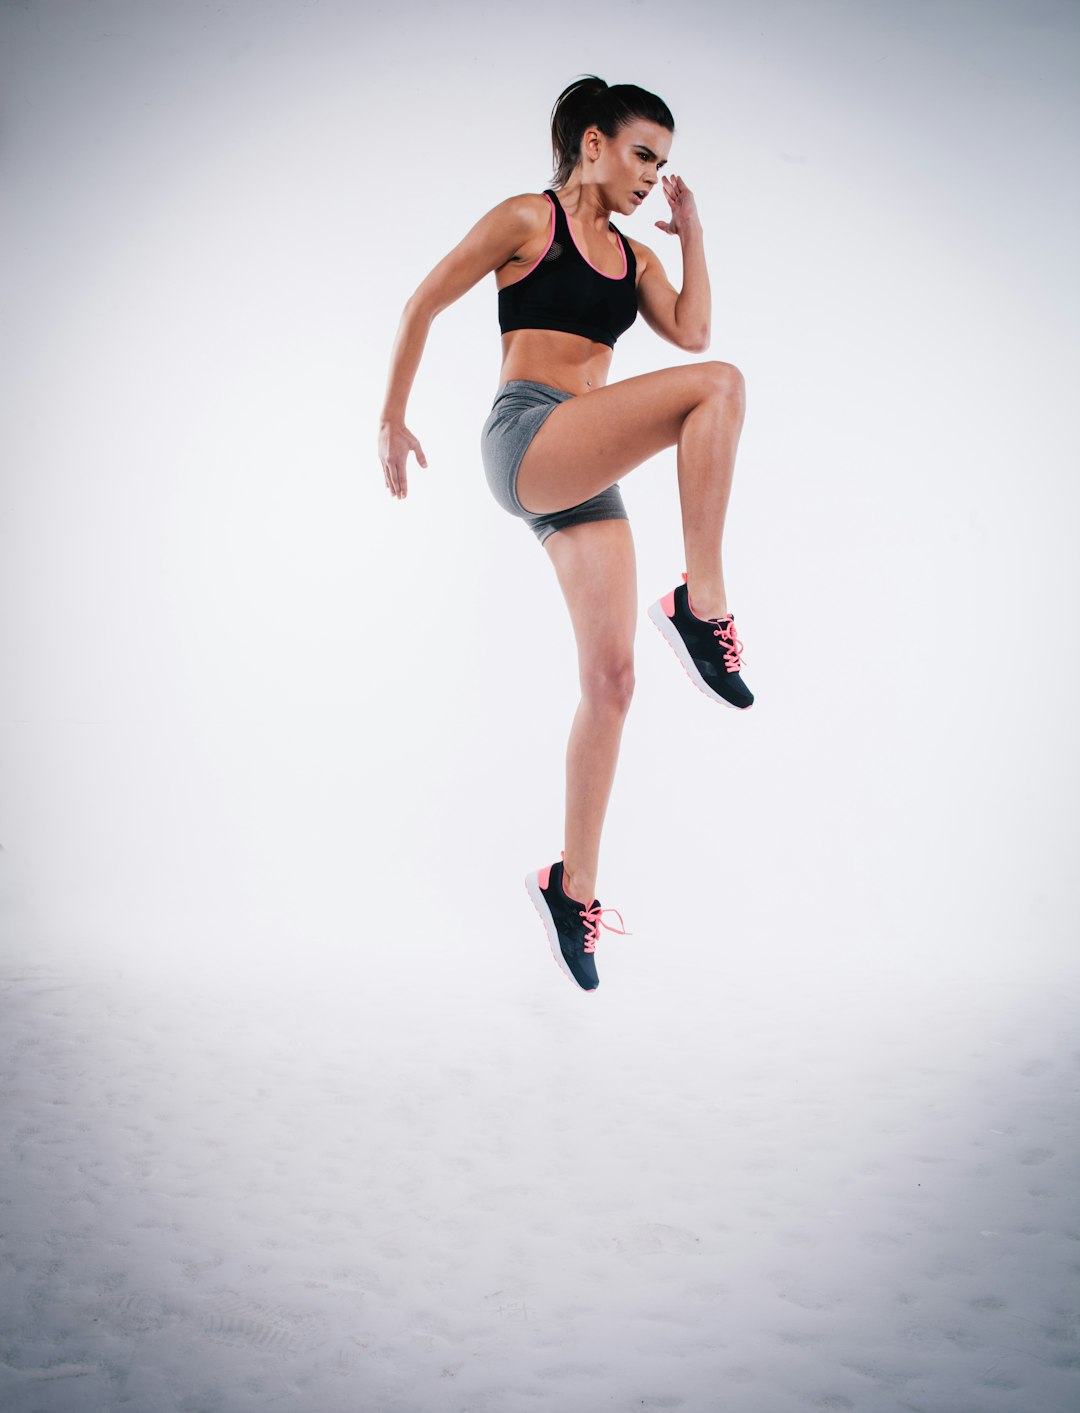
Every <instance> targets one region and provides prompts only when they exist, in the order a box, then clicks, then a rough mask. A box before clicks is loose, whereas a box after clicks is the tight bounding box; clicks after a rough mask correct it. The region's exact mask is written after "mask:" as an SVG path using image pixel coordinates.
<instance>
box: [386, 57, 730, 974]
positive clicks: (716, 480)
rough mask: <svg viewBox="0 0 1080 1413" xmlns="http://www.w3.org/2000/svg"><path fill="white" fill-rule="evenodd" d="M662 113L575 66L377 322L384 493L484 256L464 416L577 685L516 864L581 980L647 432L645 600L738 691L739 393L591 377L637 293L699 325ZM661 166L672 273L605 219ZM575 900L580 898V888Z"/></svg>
mask: <svg viewBox="0 0 1080 1413" xmlns="http://www.w3.org/2000/svg"><path fill="white" fill-rule="evenodd" d="M674 132H675V121H674V119H673V118H672V116H671V112H670V111H669V109H668V107H667V105H666V104H665V103H664V102H663V101H662V100H661V99H659V98H657V97H656V95H655V94H653V93H648V92H646V91H645V90H644V89H642V88H638V87H637V86H636V85H634V84H625V83H623V84H615V85H614V86H613V87H610V88H609V87H608V85H607V84H606V83H605V82H604V81H603V79H599V78H596V77H595V76H589V77H587V78H583V79H580V80H579V81H578V82H576V83H573V84H571V85H570V87H569V88H567V89H566V90H565V91H564V92H563V93H562V94H560V96H559V98H558V100H557V101H556V104H555V107H554V109H553V110H552V115H551V141H552V150H553V154H554V159H555V168H556V170H555V174H554V177H553V178H552V185H551V187H549V188H548V189H547V190H545V191H544V192H543V193H541V194H535V193H528V194H526V195H523V196H511V197H509V198H508V199H507V200H505V201H502V202H500V203H499V205H498V206H495V207H493V208H492V210H490V211H489V212H488V213H487V215H485V216H483V217H481V219H480V220H479V221H478V222H477V223H476V225H475V226H474V227H473V228H472V230H471V231H469V233H468V234H467V235H466V236H465V238H464V239H463V240H462V241H461V243H460V244H459V245H458V246H457V247H456V248H455V249H454V250H452V251H451V252H450V254H449V255H447V256H446V258H445V259H443V260H442V261H440V262H439V264H438V265H436V266H435V268H434V269H433V270H432V271H431V273H430V274H429V275H428V276H427V278H426V279H425V280H424V281H423V283H422V284H421V285H420V286H419V288H418V289H417V290H416V292H415V294H413V295H412V297H411V298H410V299H409V301H408V303H407V304H406V306H405V312H404V314H403V315H402V318H401V324H400V327H399V329H398V334H397V339H396V341H395V343H394V349H393V354H392V357H391V364H390V376H389V381H388V386H387V393H386V403H385V406H384V408H383V412H382V418H381V424H380V429H379V457H380V460H381V462H382V465H383V471H384V474H385V477H386V485H387V488H388V489H389V491H390V494H391V495H392V496H394V497H396V498H398V499H403V498H404V496H405V494H406V490H407V480H406V466H405V463H406V460H407V457H408V454H409V452H410V451H411V452H413V453H414V454H415V456H416V459H417V462H418V463H419V465H420V466H422V467H426V466H427V460H426V459H425V457H424V452H423V449H422V448H421V446H420V443H419V441H418V440H417V439H416V437H415V436H414V435H413V434H412V432H410V431H409V429H408V427H407V426H406V425H405V405H406V402H407V400H408V396H409V391H410V389H411V388H412V384H413V380H414V378H415V377H416V370H417V368H418V366H419V363H420V357H421V354H422V352H423V349H424V344H425V341H426V339H427V334H428V330H429V329H430V327H431V324H432V321H433V319H434V318H435V315H436V314H438V313H440V311H442V310H443V309H446V308H447V306H448V305H450V304H452V303H453V302H454V301H455V300H457V299H460V298H461V296H462V295H463V294H464V293H465V292H466V291H467V290H469V289H471V288H472V287H473V286H474V285H475V284H477V283H478V282H479V281H480V280H481V279H483V277H484V276H485V275H488V274H490V273H492V272H494V274H495V283H496V287H497V289H498V304H499V325H500V329H501V331H502V371H501V375H500V383H501V385H500V387H499V390H498V392H497V394H496V396H495V402H494V405H493V406H492V409H491V413H490V415H489V417H488V419H487V421H486V423H485V424H484V428H483V432H482V433H481V454H482V457H483V463H484V469H485V473H486V475H487V479H488V483H489V485H490V487H491V491H492V494H493V495H494V497H495V499H496V500H497V501H498V502H499V504H500V505H501V506H502V507H503V509H504V510H506V511H508V512H509V513H510V514H511V515H515V516H517V517H518V518H520V519H522V520H524V521H525V523H526V524H527V525H529V526H530V527H531V529H532V530H533V531H534V533H535V534H536V537H537V539H538V540H539V541H540V543H541V544H542V545H543V546H544V548H545V550H546V552H547V554H548V556H549V557H550V559H551V562H552V564H553V565H554V566H555V573H556V575H557V577H558V580H559V584H560V587H561V588H562V592H563V595H564V597H565V599H566V603H567V606H568V608H569V611H570V618H571V621H572V622H573V626H574V633H575V636H576V638H577V648H578V666H579V673H580V679H581V701H580V702H579V704H578V708H577V713H576V715H575V717H574V722H573V726H572V728H571V731H570V742H569V746H568V749H567V757H566V822H565V828H566V832H565V837H564V845H565V847H564V849H563V851H562V858H561V859H560V861H559V862H558V863H552V864H548V865H546V866H545V867H543V868H541V869H538V870H536V871H535V872H534V873H531V874H529V876H528V877H527V878H526V880H525V883H526V887H527V889H528V891H529V895H530V896H531V898H532V900H533V902H534V903H535V905H536V909H537V911H538V913H539V914H540V917H541V920H542V921H543V923H544V926H545V928H546V930H547V934H548V940H549V942H550V944H551V950H552V954H553V956H554V958H555V960H556V962H557V963H558V964H559V966H560V967H561V968H562V970H563V971H564V972H565V974H566V975H567V976H568V977H569V978H570V979H571V981H573V982H575V983H576V984H577V985H578V986H580V987H581V988H582V989H583V990H585V991H593V990H595V989H596V987H597V985H598V984H599V982H598V978H597V974H596V960H595V955H594V953H595V950H596V942H597V937H598V935H599V928H600V927H601V926H603V927H605V928H608V930H609V931H612V932H620V933H623V935H624V936H625V935H626V934H625V932H624V930H623V929H622V928H621V927H614V926H612V925H611V924H609V923H607V922H604V920H603V917H602V914H603V913H605V912H608V913H615V915H616V916H617V917H619V921H620V923H621V922H622V917H621V916H620V915H619V913H618V911H617V909H615V908H601V906H600V902H599V899H598V898H596V897H595V891H596V873H597V866H598V861H599V854H600V833H601V829H602V827H603V823H604V815H605V813H606V810H607V804H608V798H609V796H610V794H611V785H612V781H613V779H614V776H615V763H616V760H617V759H618V754H619V742H620V740H621V738H622V729H623V722H624V721H625V719H626V713H627V710H628V708H629V705H630V698H631V695H632V693H633V689H634V628H635V622H636V618H637V574H636V568H635V559H634V542H633V539H632V537H631V534H630V525H629V521H628V519H627V515H626V510H625V508H624V506H623V501H622V496H621V494H620V492H619V484H618V479H617V478H618V477H619V476H621V475H623V474H624V473H626V472H628V471H632V470H633V469H634V467H635V466H640V465H641V464H642V462H644V461H648V460H649V458H650V457H653V456H655V455H656V454H657V452H659V451H662V450H663V449H664V448H665V447H669V446H675V447H677V448H678V451H677V466H678V481H679V499H680V503H681V508H682V531H683V543H684V548H685V555H686V571H685V572H684V573H683V576H682V580H683V582H682V583H681V584H679V585H677V586H676V588H674V589H672V590H671V592H670V593H667V594H665V595H664V596H663V598H661V599H660V600H659V601H658V602H657V603H655V604H653V606H652V608H650V609H649V616H650V618H651V619H652V620H653V622H654V623H655V624H656V626H657V627H658V628H659V629H660V631H661V633H663V635H664V637H665V638H666V639H667V640H668V642H669V643H670V644H671V646H672V648H673V649H674V650H675V653H676V655H677V656H678V658H679V660H680V661H681V662H682V664H683V666H684V667H685V668H686V671H687V673H688V674H689V676H690V679H691V681H693V682H694V683H695V684H696V685H697V686H698V687H699V688H700V689H701V690H702V691H703V692H704V693H705V694H706V695H707V696H709V697H711V698H712V699H713V700H714V701H716V702H723V703H724V704H726V705H727V706H731V707H736V708H738V709H740V710H744V709H745V708H747V707H749V706H750V705H751V704H752V702H753V700H754V698H753V696H752V694H751V692H750V691H749V689H748V688H747V686H746V684H745V683H744V682H743V680H742V677H741V675H740V672H739V669H740V667H741V666H742V662H741V658H740V653H741V651H742V644H741V643H740V642H739V640H738V638H737V637H736V636H735V622H734V619H733V617H732V615H731V614H730V613H729V611H728V605H727V595H726V593H725V589H724V574H723V568H722V565H721V540H722V538H723V533H724V519H725V515H726V513H727V505H728V497H729V495H730V492H731V479H732V474H733V472H734V468H735V452H736V449H737V447H738V443H739V434H740V432H741V430H742V424H743V416H744V411H745V387H744V383H743V377H742V374H741V373H740V372H739V370H738V368H736V367H734V366H733V365H732V364H730V363H689V364H681V365H679V366H678V367H675V368H663V369H661V370H660V371H658V372H655V373H644V374H642V375H641V376H639V377H635V378H626V379H624V380H623V381H622V382H616V383H612V384H611V385H610V386H609V385H608V382H607V375H608V368H609V366H610V363H611V354H612V350H613V348H614V347H615V340H616V339H617V338H618V337H619V335H620V334H623V333H625V332H626V330H627V329H628V328H629V327H630V325H631V324H632V323H633V322H634V320H635V318H636V317H637V315H638V313H639V312H640V313H641V315H642V317H643V318H644V320H645V322H646V323H647V324H648V325H649V327H650V328H651V329H652V330H654V332H656V333H657V334H659V335H660V337H661V338H664V339H667V341H668V342H669V343H672V344H674V345H675V347H676V348H681V349H684V350H686V351H687V352H689V353H704V352H705V350H706V349H707V348H708V346H709V332H710V327H709V326H710V291H709V276H708V272H707V270H706V268H705V242H704V238H703V235H702V229H701V223H700V221H699V219H698V214H697V208H696V205H695V202H694V196H693V193H692V192H691V191H690V188H689V187H688V186H687V185H686V184H685V182H683V181H682V179H681V178H680V177H677V176H668V175H667V174H666V173H664V172H663V171H662V169H663V168H664V167H665V166H666V165H667V161H668V153H669V151H670V148H671V140H672V137H673V135H674ZM660 183H662V184H663V185H662V188H661V190H662V192H663V195H664V197H665V199H666V200H667V203H668V205H669V206H670V208H671V209H670V212H669V213H668V219H667V220H666V221H657V222H656V223H655V224H656V225H657V226H658V227H659V229H660V230H662V231H664V232H666V233H667V234H668V235H670V236H677V237H678V239H679V241H680V243H681V246H682V266H683V281H682V289H681V290H680V291H676V290H675V288H674V287H673V286H672V284H671V283H670V282H669V280H668V278H667V276H666V274H665V273H664V268H663V266H662V265H661V263H660V261H659V260H658V259H657V257H656V256H655V255H654V254H653V252H652V251H651V250H650V249H649V247H648V246H646V245H642V244H641V243H640V241H637V240H631V239H630V238H629V237H628V236H625V235H623V234H622V232H621V231H619V230H618V229H617V228H616V227H615V226H613V225H612V224H611V222H610V220H609V217H610V216H611V215H613V214H614V213H616V212H618V213H619V214H620V215H622V216H629V215H631V214H632V213H633V212H634V211H635V210H636V209H637V208H638V207H639V206H640V205H641V204H642V202H644V201H645V200H646V199H647V198H648V196H649V194H650V192H651V191H652V189H653V187H655V186H657V185H658V184H660ZM590 900H591V901H590Z"/></svg>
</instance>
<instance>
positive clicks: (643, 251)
mask: <svg viewBox="0 0 1080 1413" xmlns="http://www.w3.org/2000/svg"><path fill="white" fill-rule="evenodd" d="M619 234H620V235H621V236H622V238H623V240H625V241H626V243H627V245H629V247H630V249H631V250H632V251H633V252H634V260H635V262H636V263H637V273H638V278H639V279H640V278H641V276H642V275H643V274H644V273H645V271H646V269H647V268H648V264H649V261H650V260H655V259H656V256H655V255H654V254H653V252H652V251H651V250H650V249H649V247H648V246H647V245H642V243H641V241H640V240H635V239H634V237H633V236H628V235H627V234H626V232H625V231H620V232H619Z"/></svg>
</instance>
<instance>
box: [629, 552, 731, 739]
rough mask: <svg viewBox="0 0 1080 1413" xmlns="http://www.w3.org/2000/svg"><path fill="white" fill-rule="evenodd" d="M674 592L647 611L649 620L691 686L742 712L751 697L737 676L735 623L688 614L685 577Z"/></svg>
mask: <svg viewBox="0 0 1080 1413" xmlns="http://www.w3.org/2000/svg"><path fill="white" fill-rule="evenodd" d="M682 577H683V581H682V583H681V584H680V585H679V587H678V588H677V589H672V591H671V593H670V594H665V595H664V597H663V598H662V599H660V600H659V601H658V602H657V603H654V604H653V606H652V608H650V609H649V617H650V618H651V619H652V621H653V622H654V623H655V624H656V626H657V628H659V629H660V631H661V633H663V635H664V637H665V638H666V639H667V640H668V642H669V643H670V644H671V646H672V648H673V649H674V651H675V656H676V657H677V658H678V659H679V661H680V662H681V663H682V665H683V667H685V668H686V671H687V675H688V676H689V678H690V681H691V682H693V684H694V685H695V686H696V687H698V688H700V690H701V691H703V692H704V693H705V695H706V696H707V697H712V699H713V701H720V702H723V703H724V705H725V706H730V707H737V708H738V709H739V710H740V711H745V709H746V708H747V707H750V706H753V704H754V694H753V692H751V690H750V688H749V687H748V686H747V685H746V683H745V682H744V681H743V680H742V678H741V677H740V676H739V668H740V667H741V666H742V659H741V657H740V654H741V652H742V643H740V642H739V640H738V638H737V637H736V636H735V619H734V618H733V617H732V615H731V614H730V613H725V614H724V616H723V617H722V618H697V617H695V616H694V614H693V613H691V611H690V595H689V593H688V591H687V588H686V575H685V574H684V575H683V576H682Z"/></svg>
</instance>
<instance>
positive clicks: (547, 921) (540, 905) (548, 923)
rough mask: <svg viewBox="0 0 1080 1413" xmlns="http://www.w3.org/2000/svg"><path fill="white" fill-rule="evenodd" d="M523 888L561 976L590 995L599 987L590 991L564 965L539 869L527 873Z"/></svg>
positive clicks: (577, 988)
mask: <svg viewBox="0 0 1080 1413" xmlns="http://www.w3.org/2000/svg"><path fill="white" fill-rule="evenodd" d="M525 889H526V891H527V892H528V895H529V897H530V898H531V899H532V903H533V907H534V908H535V909H536V915H537V917H538V918H539V919H540V921H541V922H542V923H543V924H544V931H545V932H546V933H547V939H548V946H549V947H550V948H551V955H552V956H553V957H554V959H555V965H556V966H557V967H558V968H559V970H560V971H561V972H562V974H563V976H565V977H566V978H567V979H568V980H569V981H570V982H571V983H572V984H573V986H574V988H575V989H576V990H578V991H584V993H585V995H586V996H591V995H592V994H593V992H594V991H596V990H598V989H599V988H598V987H595V986H594V987H593V988H592V990H591V991H590V990H589V989H588V988H587V987H585V986H582V985H581V983H580V982H579V981H578V979H577V977H576V976H575V975H574V973H573V972H572V971H571V970H570V968H569V967H568V966H567V965H566V958H565V957H564V956H563V954H562V948H561V947H560V946H559V933H558V930H557V929H556V927H555V920H554V918H553V917H552V916H551V913H550V912H549V911H548V906H547V904H546V903H545V902H544V895H543V893H541V891H540V870H539V869H537V870H536V871H535V872H534V873H530V874H528V876H527V877H526V879H525Z"/></svg>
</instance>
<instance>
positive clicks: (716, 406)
mask: <svg viewBox="0 0 1080 1413" xmlns="http://www.w3.org/2000/svg"><path fill="white" fill-rule="evenodd" d="M745 408H746V391H745V384H744V381H743V376H742V373H740V371H739V369H738V368H736V367H735V366H734V364H731V363H688V364H686V365H684V366H683V367H679V368H662V369H660V370H659V371H657V372H655V373H642V374H640V375H639V376H638V377H635V378H626V379H624V380H623V381H622V382H619V383H612V384H611V385H610V386H609V387H606V388H596V389H595V390H594V391H592V392H589V393H583V394H582V395H581V396H579V397H572V398H569V399H568V400H567V401H566V402H562V403H560V404H559V405H558V407H556V408H555V410H554V411H553V412H552V413H551V414H550V415H549V416H548V417H547V419H546V420H545V422H544V423H543V425H542V426H541V428H540V430H539V431H538V432H537V434H536V436H535V437H534V438H533V439H532V441H531V442H530V443H529V447H528V449H527V451H526V452H525V456H524V458H523V459H522V462H521V467H520V469H519V472H518V479H517V494H518V499H519V500H520V501H521V503H522V505H523V506H525V508H526V509H527V510H528V511H530V513H532V514H537V515H544V514H548V513H550V512H551V511H554V510H564V509H566V508H567V507H569V506H572V505H579V504H580V503H581V502H582V501H584V500H589V499H591V497H592V496H594V495H598V494H599V493H600V491H602V490H603V489H604V488H605V487H606V486H610V485H612V484H613V483H614V482H615V481H617V480H618V479H619V477H620V476H623V475H625V474H626V472H627V471H632V470H633V469H634V467H635V466H640V465H641V463H642V462H643V461H647V460H648V459H649V457H651V456H655V455H656V453H657V452H659V451H662V450H663V449H664V448H665V447H669V446H675V445H677V446H678V473H679V497H680V501H681V504H682V524H683V542H684V545H685V547H686V576H687V588H688V590H689V593H690V598H691V600H692V602H693V608H694V612H695V613H696V614H697V615H698V616H699V617H701V618H714V617H719V616H720V615H721V614H723V613H726V611H727V599H726V594H725V588H724V570H723V562H722V557H721V543H722V541H723V536H724V520H725V517H726V515H727V506H728V500H729V498H730V495H731V479H732V476H733V474H734V470H735V453H736V450H737V448H738V445H739V434H740V433H741V431H742V425H743V417H744V415H745ZM599 523H601V524H603V523H604V522H603V521H601V522H599ZM560 533H564V532H560ZM550 538H551V539H554V538H555V537H554V536H551V537H550ZM590 901H591V900H590Z"/></svg>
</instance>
